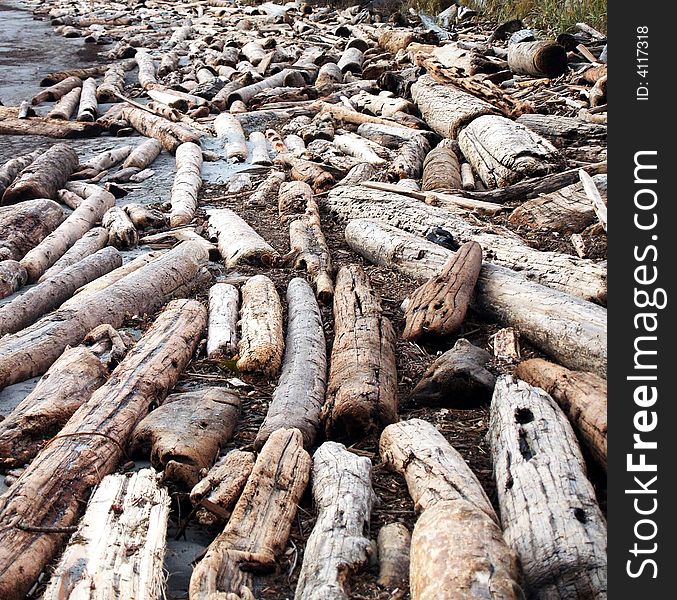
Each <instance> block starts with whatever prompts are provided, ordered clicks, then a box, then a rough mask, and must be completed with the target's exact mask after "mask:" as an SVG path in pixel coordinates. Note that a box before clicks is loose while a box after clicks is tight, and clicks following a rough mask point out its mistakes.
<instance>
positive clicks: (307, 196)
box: [277, 181, 313, 222]
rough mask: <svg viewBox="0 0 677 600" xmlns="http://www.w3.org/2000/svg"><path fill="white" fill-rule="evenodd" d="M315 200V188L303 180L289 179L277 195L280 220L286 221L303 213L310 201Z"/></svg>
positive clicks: (281, 186)
mask: <svg viewBox="0 0 677 600" xmlns="http://www.w3.org/2000/svg"><path fill="white" fill-rule="evenodd" d="M312 201H313V190H312V189H311V187H310V186H309V185H308V184H307V183H304V182H303V181H288V182H285V183H283V184H281V185H280V191H279V193H278V196H277V210H278V214H279V215H280V220H281V221H282V222H285V221H287V220H289V219H290V218H293V217H294V215H299V214H303V213H304V212H305V210H306V206H307V205H308V203H309V202H312Z"/></svg>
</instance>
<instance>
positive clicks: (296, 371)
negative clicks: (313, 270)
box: [254, 277, 327, 448]
mask: <svg viewBox="0 0 677 600" xmlns="http://www.w3.org/2000/svg"><path fill="white" fill-rule="evenodd" d="M287 313H288V323H287V339H286V343H285V351H284V359H283V361H282V375H281V376H280V381H279V383H278V385H277V387H276V388H275V391H274V392H273V399H272V402H271V403H270V406H269V407H268V412H267V414H266V418H265V420H264V421H263V424H262V425H261V428H260V429H259V432H258V434H257V436H256V441H255V442H254V445H255V446H256V447H257V448H261V447H262V446H263V444H265V442H266V441H267V440H268V438H269V437H270V435H271V434H272V433H273V431H276V430H277V429H283V428H285V427H294V428H296V429H298V430H299V431H300V432H301V434H302V435H303V443H304V446H305V447H306V448H311V447H312V445H313V442H314V441H315V437H316V434H317V430H318V428H319V426H320V413H321V410H322V405H323V404H324V394H325V390H326V387H327V349H326V345H325V339H324V330H323V328H322V316H321V314H320V308H319V306H318V305H317V301H316V300H315V296H314V295H313V291H312V289H311V288H310V286H309V285H308V283H306V281H305V280H303V279H300V278H298V277H297V278H294V279H292V280H291V281H290V282H289V286H288V287H287Z"/></svg>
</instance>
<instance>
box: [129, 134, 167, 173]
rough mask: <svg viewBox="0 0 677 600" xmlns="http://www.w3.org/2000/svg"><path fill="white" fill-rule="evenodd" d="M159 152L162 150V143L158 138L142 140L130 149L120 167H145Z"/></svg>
mask: <svg viewBox="0 0 677 600" xmlns="http://www.w3.org/2000/svg"><path fill="white" fill-rule="evenodd" d="M160 152H162V143H161V142H160V141H159V140H156V139H153V138H151V139H148V140H144V141H143V142H141V143H140V144H139V145H138V146H137V147H136V148H134V149H133V150H132V151H131V153H130V154H129V156H128V157H127V158H126V159H125V162H123V163H122V168H123V169H127V168H128V167H136V168H137V169H145V168H146V167H148V166H149V165H150V164H151V163H152V162H153V161H154V160H155V159H156V158H157V157H158V156H159V155H160Z"/></svg>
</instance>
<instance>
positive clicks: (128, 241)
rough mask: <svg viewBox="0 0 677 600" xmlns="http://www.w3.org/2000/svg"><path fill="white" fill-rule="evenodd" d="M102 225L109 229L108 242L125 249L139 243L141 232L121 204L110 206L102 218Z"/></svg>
mask: <svg viewBox="0 0 677 600" xmlns="http://www.w3.org/2000/svg"><path fill="white" fill-rule="evenodd" d="M101 225H102V226H103V227H105V228H106V229H107V230H108V243H109V244H110V245H111V246H114V247H115V248H119V249H120V250H123V249H125V248H136V246H138V245H139V233H138V232H137V231H136V227H134V223H132V220H131V219H130V218H129V215H128V214H127V213H126V212H125V211H124V210H123V209H122V208H121V207H120V206H113V207H112V208H109V209H108V210H107V211H106V214H105V215H104V216H103V218H102V219H101Z"/></svg>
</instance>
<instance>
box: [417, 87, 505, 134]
mask: <svg viewBox="0 0 677 600" xmlns="http://www.w3.org/2000/svg"><path fill="white" fill-rule="evenodd" d="M411 97H412V98H413V100H414V102H415V103H416V106H418V108H419V110H420V111H421V114H422V115H423V118H424V119H425V121H426V123H428V125H429V126H430V128H431V129H432V130H433V131H435V132H436V133H439V134H440V135H441V136H443V137H446V138H451V139H456V137H457V136H458V132H459V131H460V130H461V128H462V127H464V126H465V125H467V124H468V123H470V122H471V121H472V120H473V119H476V118H477V117H480V116H482V115H493V114H495V113H496V112H497V110H496V109H495V108H494V107H493V106H492V105H491V104H489V103H488V102H485V101H484V100H480V99H479V98H477V97H475V96H471V95H470V94H467V93H466V92H464V91H462V90H460V89H458V88H456V87H454V86H451V85H440V84H438V83H436V82H435V81H434V80H433V79H432V78H431V77H430V76H429V75H423V76H422V77H420V78H419V79H418V81H417V82H416V83H415V84H414V85H412V86H411Z"/></svg>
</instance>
